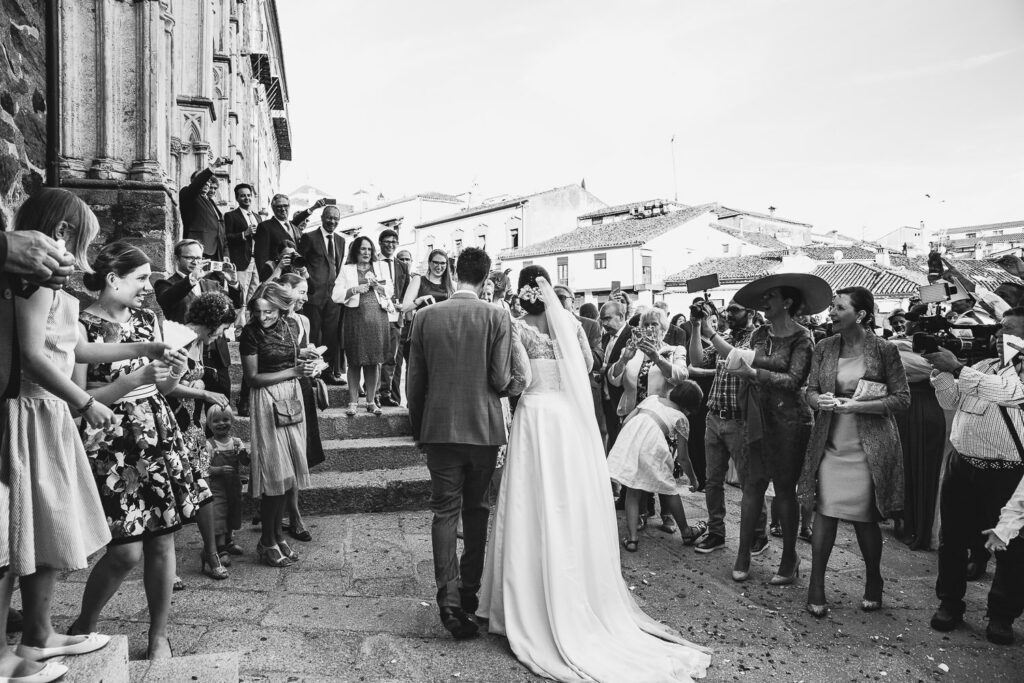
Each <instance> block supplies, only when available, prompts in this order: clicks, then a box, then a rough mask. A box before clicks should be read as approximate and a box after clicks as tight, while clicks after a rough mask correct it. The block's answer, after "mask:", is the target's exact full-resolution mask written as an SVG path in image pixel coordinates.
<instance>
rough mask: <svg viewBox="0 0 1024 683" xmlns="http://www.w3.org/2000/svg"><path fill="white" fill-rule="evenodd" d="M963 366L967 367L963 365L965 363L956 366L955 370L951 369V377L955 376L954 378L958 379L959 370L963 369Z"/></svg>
mask: <svg viewBox="0 0 1024 683" xmlns="http://www.w3.org/2000/svg"><path fill="white" fill-rule="evenodd" d="M965 367H967V366H965V365H961V366H960V367H958V368H957V369H956V370H954V371H953V372H952V373H951V374H952V375H953V377H955V378H956V379H960V371H961V370H963V369H964V368H965Z"/></svg>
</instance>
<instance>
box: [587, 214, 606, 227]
mask: <svg viewBox="0 0 1024 683" xmlns="http://www.w3.org/2000/svg"><path fill="white" fill-rule="evenodd" d="M602 223H604V216H598V217H597V218H595V219H593V220H592V221H590V224H591V225H601V224H602Z"/></svg>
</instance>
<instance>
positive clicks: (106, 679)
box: [53, 636, 134, 683]
mask: <svg viewBox="0 0 1024 683" xmlns="http://www.w3.org/2000/svg"><path fill="white" fill-rule="evenodd" d="M53 661H55V662H58V663H60V664H63V665H64V666H66V667H68V672H67V673H66V674H64V677H63V678H61V679H60V680H61V683H99V682H100V681H102V683H128V637H127V636H111V638H110V642H109V643H107V646H106V647H105V648H103V649H101V650H96V651H95V652H90V653H89V654H86V655H78V656H75V657H63V658H59V659H55V660H53ZM133 680H134V679H133Z"/></svg>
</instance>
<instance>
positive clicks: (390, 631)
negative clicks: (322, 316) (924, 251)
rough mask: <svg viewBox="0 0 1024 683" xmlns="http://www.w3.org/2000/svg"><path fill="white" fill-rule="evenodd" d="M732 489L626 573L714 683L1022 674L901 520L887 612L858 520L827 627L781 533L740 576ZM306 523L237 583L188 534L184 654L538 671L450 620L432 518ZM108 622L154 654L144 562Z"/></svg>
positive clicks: (386, 675)
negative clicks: (937, 594)
mask: <svg viewBox="0 0 1024 683" xmlns="http://www.w3.org/2000/svg"><path fill="white" fill-rule="evenodd" d="M727 489H728V491H727V498H728V505H729V518H728V520H727V521H728V529H729V532H730V533H732V534H733V538H730V539H729V541H728V545H727V548H726V550H725V551H723V552H715V553H712V554H711V555H708V556H702V555H698V554H696V553H695V552H693V550H692V549H691V548H685V547H684V546H683V545H682V543H681V541H680V540H679V538H678V536H676V537H670V536H668V535H667V534H664V533H662V532H661V531H658V530H656V529H648V530H645V531H643V532H641V537H640V549H639V552H637V553H635V554H633V553H626V552H623V553H622V557H623V559H622V562H623V573H624V576H625V578H626V581H627V582H628V583H629V585H630V587H631V588H632V589H633V591H634V595H635V596H636V598H637V601H638V602H639V603H640V604H641V605H642V606H643V608H644V609H645V610H647V612H648V613H649V614H651V615H652V616H654V617H656V618H658V619H661V620H663V621H665V622H667V623H669V624H670V625H672V626H673V627H675V628H677V629H679V630H680V631H681V632H683V633H684V634H685V635H686V636H687V637H688V638H690V639H691V640H694V641H696V642H699V643H703V644H706V645H708V646H710V647H712V648H714V660H713V666H712V668H711V669H710V670H709V672H708V680H712V681H734V680H739V681H808V682H810V681H847V680H886V681H915V680H938V679H947V680H951V681H1020V680H1022V679H1024V675H1022V674H1021V672H1022V671H1024V646H1022V645H1021V641H1024V633H1022V630H1021V629H1020V628H1018V629H1017V636H1018V644H1016V645H1014V646H1011V647H997V646H994V645H991V644H989V643H988V642H987V641H986V640H985V636H984V626H985V621H984V618H983V616H984V605H985V602H984V601H985V595H986V590H987V582H984V581H983V582H978V583H975V584H971V586H970V588H969V591H968V602H969V605H970V606H969V611H968V614H967V625H966V626H965V627H963V628H961V629H959V630H957V631H955V632H953V633H951V634H940V633H936V632H934V631H932V630H931V629H930V628H929V627H928V619H929V617H930V615H931V613H932V611H933V609H934V607H935V600H934V580H935V554H934V553H928V552H916V553H915V552H911V551H909V550H907V549H906V547H905V546H903V545H902V544H901V543H898V542H896V541H894V540H892V538H891V533H890V530H889V529H886V530H885V538H886V545H885V551H884V559H883V562H884V575H885V579H886V587H885V600H886V605H885V607H884V608H883V609H882V611H880V612H877V613H873V614H865V613H863V612H861V611H860V610H859V603H860V598H861V594H862V590H863V584H862V582H863V569H862V564H861V561H860V556H859V554H858V552H857V544H856V540H855V539H854V536H853V532H852V528H850V527H847V528H841V529H840V534H839V538H838V540H837V543H836V550H835V552H834V554H833V557H832V563H831V568H830V572H829V575H828V581H829V598H830V601H831V604H832V613H831V615H830V616H829V617H827V618H825V619H823V620H821V621H818V620H816V619H814V618H813V617H811V616H810V615H808V614H807V613H806V612H804V609H803V608H804V604H805V602H806V586H807V579H806V578H805V577H803V576H802V577H801V579H800V581H799V583H798V585H796V586H792V587H781V588H775V587H771V586H768V585H767V580H768V579H769V578H770V577H771V575H772V574H773V573H774V570H775V568H776V567H777V563H778V557H779V552H780V547H781V544H780V543H779V540H778V539H773V541H772V546H771V549H770V550H769V552H767V553H766V554H764V555H762V556H761V557H758V558H754V563H753V573H752V577H751V580H750V581H749V582H748V583H746V584H736V583H733V582H732V580H731V578H730V575H729V574H730V569H731V568H732V561H733V559H734V553H735V547H736V546H735V543H736V539H735V533H734V532H735V529H736V522H737V515H738V502H739V492H738V491H736V490H733V489H731V488H729V487H727ZM685 502H686V507H687V512H688V513H689V514H690V515H691V521H692V520H696V519H702V518H704V517H705V516H706V515H705V513H704V508H703V497H702V496H700V495H691V496H688V497H687V498H686V499H685ZM621 514H622V513H620V520H621ZM307 523H308V526H309V528H310V530H311V532H312V533H313V534H314V536H315V538H314V540H313V542H311V543H305V544H301V543H298V542H296V543H295V546H296V547H297V550H298V551H299V552H300V554H301V555H302V559H301V561H300V563H299V564H298V565H297V566H295V567H291V568H288V569H283V570H280V569H271V568H268V567H264V566H260V565H257V564H256V563H255V560H254V557H253V555H252V552H251V551H252V548H253V547H254V546H255V544H256V540H257V534H256V533H255V532H254V531H251V530H249V528H246V529H243V530H242V532H241V533H240V534H239V536H238V540H239V541H240V542H241V544H242V545H243V546H244V547H245V549H246V551H247V552H246V555H244V556H242V557H240V558H236V560H235V562H234V564H233V565H232V567H231V568H230V570H229V571H230V573H231V576H230V578H229V579H228V580H225V581H213V580H211V579H208V578H206V577H205V576H203V575H201V574H200V573H199V537H198V533H197V532H196V531H195V529H194V528H190V529H188V530H186V531H185V532H183V533H181V534H179V539H178V547H179V566H180V569H181V571H180V573H181V576H182V577H183V579H184V580H185V581H186V583H187V584H188V588H187V589H186V590H184V591H181V592H178V593H175V595H174V605H173V608H172V615H171V619H172V626H171V639H172V644H173V647H174V651H175V653H176V654H192V653H214V652H224V651H237V652H239V654H240V659H241V675H242V679H243V680H245V681H299V680H302V681H525V680H539V679H536V677H534V676H532V675H531V674H530V672H529V671H528V670H527V669H525V668H524V667H523V666H522V665H520V664H519V663H518V661H517V660H516V659H515V657H514V656H513V655H512V653H511V651H510V650H509V647H508V644H507V642H506V641H505V640H504V639H503V638H500V637H496V636H486V635H485V636H483V637H481V638H477V639H474V640H471V641H466V642H460V643H456V642H455V641H454V640H452V639H451V638H450V637H449V636H448V634H447V633H446V632H445V631H444V630H443V628H442V627H441V625H440V623H439V622H438V619H437V610H436V608H435V606H434V603H433V600H432V597H433V595H434V586H433V580H432V576H433V573H432V566H431V560H430V515H429V513H428V512H426V511H414V512H397V513H379V514H359V515H339V516H324V517H310V518H309V519H308V520H307ZM799 551H800V554H801V556H802V558H803V562H804V565H803V566H804V571H805V572H808V571H809V569H810V546H809V545H808V544H806V543H804V542H802V541H801V542H800V546H799ZM86 578H87V572H85V571H82V572H75V573H73V574H71V575H69V576H68V577H67V580H66V581H63V582H61V583H60V584H59V585H58V590H57V593H56V595H55V600H54V615H55V617H56V619H55V621H56V623H57V626H58V628H60V627H62V626H65V625H66V624H67V623H68V622H69V621H70V618H71V617H72V615H73V614H74V613H75V612H76V611H77V609H78V605H79V601H80V600H81V594H82V588H83V582H84V581H85V579H86ZM986 579H987V580H990V579H991V574H989V575H987V577H986ZM16 602H17V601H16ZM101 630H103V631H104V632H107V633H123V634H126V635H128V637H129V643H130V654H131V657H132V658H141V657H143V656H144V653H145V636H146V609H145V598H144V594H143V588H142V582H141V574H140V573H139V572H138V571H136V572H135V573H134V574H133V575H132V576H131V577H130V579H129V580H128V581H127V582H126V583H125V585H124V587H123V588H122V590H121V591H120V592H119V593H118V595H117V596H116V597H115V598H114V599H113V600H112V601H111V603H110V605H109V607H108V608H107V610H106V612H105V619H104V621H103V622H102V623H101ZM940 665H946V666H947V667H948V673H945V674H944V673H941V671H940V668H939V667H940Z"/></svg>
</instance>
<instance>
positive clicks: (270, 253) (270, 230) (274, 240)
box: [253, 194, 329, 296]
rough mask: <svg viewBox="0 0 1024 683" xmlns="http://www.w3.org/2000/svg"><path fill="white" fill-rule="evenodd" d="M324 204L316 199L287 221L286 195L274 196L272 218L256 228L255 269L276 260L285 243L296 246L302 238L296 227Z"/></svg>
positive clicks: (271, 207)
mask: <svg viewBox="0 0 1024 683" xmlns="http://www.w3.org/2000/svg"><path fill="white" fill-rule="evenodd" d="M326 203H327V202H325V201H324V200H323V199H318V200H317V201H316V203H315V204H313V206H311V207H309V208H308V209H306V210H305V211H299V212H298V213H297V214H295V217H294V218H293V219H292V220H289V219H288V210H289V209H290V208H291V201H290V200H289V199H288V195H285V194H275V195H274V198H273V199H271V200H270V209H271V211H273V212H274V217H273V218H269V219H267V220H265V221H263V222H262V223H260V224H259V225H257V226H256V240H255V244H254V245H253V258H255V259H256V268H262V267H263V264H265V263H266V262H267V261H269V260H270V259H276V258H277V255H278V254H280V253H281V245H282V244H284V243H285V242H288V241H291V243H292V244H295V245H298V243H299V240H300V239H301V238H302V230H301V229H300V228H299V227H298V226H300V225H302V223H304V222H305V221H306V219H308V218H309V215H310V214H311V213H313V212H314V211H315V210H317V209H319V208H320V207H322V206H325V205H326ZM328 296H329V295H328Z"/></svg>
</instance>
